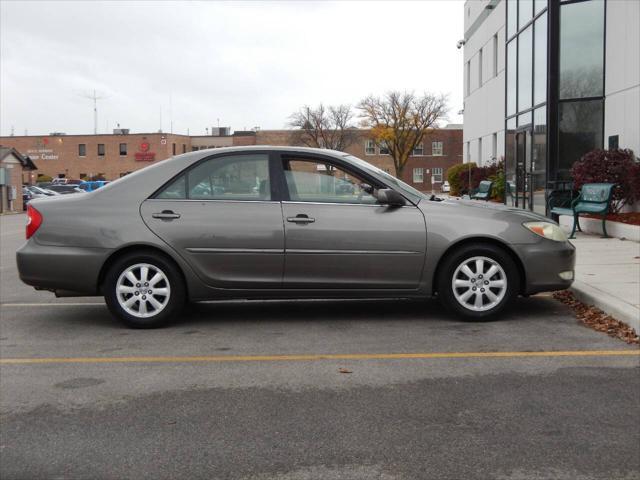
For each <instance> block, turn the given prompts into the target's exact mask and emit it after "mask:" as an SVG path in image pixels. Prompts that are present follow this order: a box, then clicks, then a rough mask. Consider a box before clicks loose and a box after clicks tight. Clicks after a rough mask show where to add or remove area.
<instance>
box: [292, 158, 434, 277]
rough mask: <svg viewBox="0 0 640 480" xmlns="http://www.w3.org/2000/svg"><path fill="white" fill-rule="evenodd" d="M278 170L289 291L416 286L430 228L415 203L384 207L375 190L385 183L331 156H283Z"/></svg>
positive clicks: (420, 274) (420, 273)
mask: <svg viewBox="0 0 640 480" xmlns="http://www.w3.org/2000/svg"><path fill="white" fill-rule="evenodd" d="M281 165H282V169H283V181H284V183H285V186H284V187H283V190H284V192H283V195H284V197H285V198H284V200H283V202H282V209H283V217H284V220H285V222H284V228H285V240H286V248H285V271H284V282H283V287H284V288H287V289H292V288H293V289H297V288H316V289H342V290H349V289H393V290H414V289H417V288H418V287H419V283H420V279H421V276H422V270H423V265H424V259H425V252H426V226H425V220H424V215H423V214H422V212H421V211H420V210H419V209H418V208H417V207H416V206H415V205H413V204H411V203H410V202H407V204H406V205H405V206H402V207H392V206H388V205H381V204H379V203H378V201H377V198H376V197H375V196H374V195H373V190H372V189H373V188H383V187H385V185H381V184H379V181H378V183H374V182H373V180H372V179H371V178H370V177H367V175H366V174H365V173H364V172H359V171H358V170H357V169H356V168H355V167H353V166H348V165H346V164H341V163H340V162H339V161H338V160H337V159H334V158H333V157H323V156H317V155H316V156H311V155H310V154H289V153H283V154H282V156H281ZM371 183H374V184H371Z"/></svg>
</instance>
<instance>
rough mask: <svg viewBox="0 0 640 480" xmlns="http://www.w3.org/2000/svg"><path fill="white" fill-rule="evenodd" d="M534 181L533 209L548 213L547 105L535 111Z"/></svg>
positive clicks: (532, 175)
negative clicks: (546, 195) (545, 191)
mask: <svg viewBox="0 0 640 480" xmlns="http://www.w3.org/2000/svg"><path fill="white" fill-rule="evenodd" d="M531 170H532V172H531V180H530V181H531V182H532V183H533V185H532V186H533V192H534V193H533V210H534V211H535V212H537V213H540V214H541V215H546V213H547V212H546V208H547V205H546V200H545V195H544V189H545V183H546V179H547V107H546V106H543V107H539V108H536V109H535V111H534V113H533V157H532V161H531Z"/></svg>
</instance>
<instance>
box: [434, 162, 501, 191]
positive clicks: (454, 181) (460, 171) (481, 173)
mask: <svg viewBox="0 0 640 480" xmlns="http://www.w3.org/2000/svg"><path fill="white" fill-rule="evenodd" d="M499 172H503V173H502V178H501V179H499V178H498V177H499V175H500V173H499ZM447 180H449V185H451V195H460V194H464V193H468V192H469V191H470V190H473V189H474V188H478V186H479V185H480V182H481V181H483V180H492V181H493V182H496V181H498V185H494V187H493V189H492V194H491V195H492V197H493V196H497V197H498V198H499V199H500V198H504V162H502V161H501V162H499V163H492V164H490V165H487V166H485V167H478V166H477V165H476V164H475V163H473V162H472V163H463V164H459V165H454V166H453V167H451V168H450V169H449V170H447ZM469 180H471V182H469ZM500 182H502V187H500Z"/></svg>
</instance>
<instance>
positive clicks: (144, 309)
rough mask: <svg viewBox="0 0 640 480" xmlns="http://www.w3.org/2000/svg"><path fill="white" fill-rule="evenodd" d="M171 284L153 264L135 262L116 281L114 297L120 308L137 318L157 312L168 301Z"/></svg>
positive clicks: (151, 315)
mask: <svg viewBox="0 0 640 480" xmlns="http://www.w3.org/2000/svg"><path fill="white" fill-rule="evenodd" d="M170 296H171V285H170V284H169V279H168V278H167V275H166V274H165V273H164V272H163V271H162V270H161V269H160V268H158V267H156V266H155V265H151V264H149V263H137V264H135V265H131V266H129V267H127V268H126V269H125V270H124V271H123V272H122V273H121V274H120V277H118V281H117V282H116V297H117V299H118V303H119V304H120V306H121V307H122V309H123V310H124V311H125V312H127V313H128V314H129V315H131V316H134V317H137V318H149V317H153V316H155V315H157V314H159V313H160V312H161V311H162V310H164V308H165V307H166V306H167V304H168V303H169V298H170Z"/></svg>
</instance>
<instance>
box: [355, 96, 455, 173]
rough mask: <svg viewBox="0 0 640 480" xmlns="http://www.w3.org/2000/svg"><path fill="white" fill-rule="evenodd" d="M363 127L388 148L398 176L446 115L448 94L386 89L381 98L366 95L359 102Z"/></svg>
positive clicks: (377, 141)
mask: <svg viewBox="0 0 640 480" xmlns="http://www.w3.org/2000/svg"><path fill="white" fill-rule="evenodd" d="M358 109H359V110H360V111H361V116H362V117H363V118H364V121H363V126H364V127H367V128H370V129H371V136H372V139H373V140H374V141H375V142H376V143H378V144H384V145H386V147H387V148H388V150H389V154H390V155H391V158H393V164H394V166H395V169H396V176H397V177H398V178H400V177H401V176H402V171H403V169H404V167H405V165H406V164H407V161H408V160H409V156H410V155H411V153H412V152H413V150H414V148H416V146H417V145H419V144H420V143H421V142H422V140H423V139H424V136H425V134H426V133H427V131H428V130H429V129H433V128H437V122H438V121H439V120H443V119H445V118H446V114H447V110H448V108H447V96H446V95H434V94H431V93H425V94H424V95H422V96H416V95H415V94H414V93H413V92H398V91H391V92H388V93H387V94H386V95H384V96H383V97H375V96H373V95H370V96H368V97H367V98H365V99H364V100H362V101H361V102H360V103H359V104H358Z"/></svg>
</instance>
